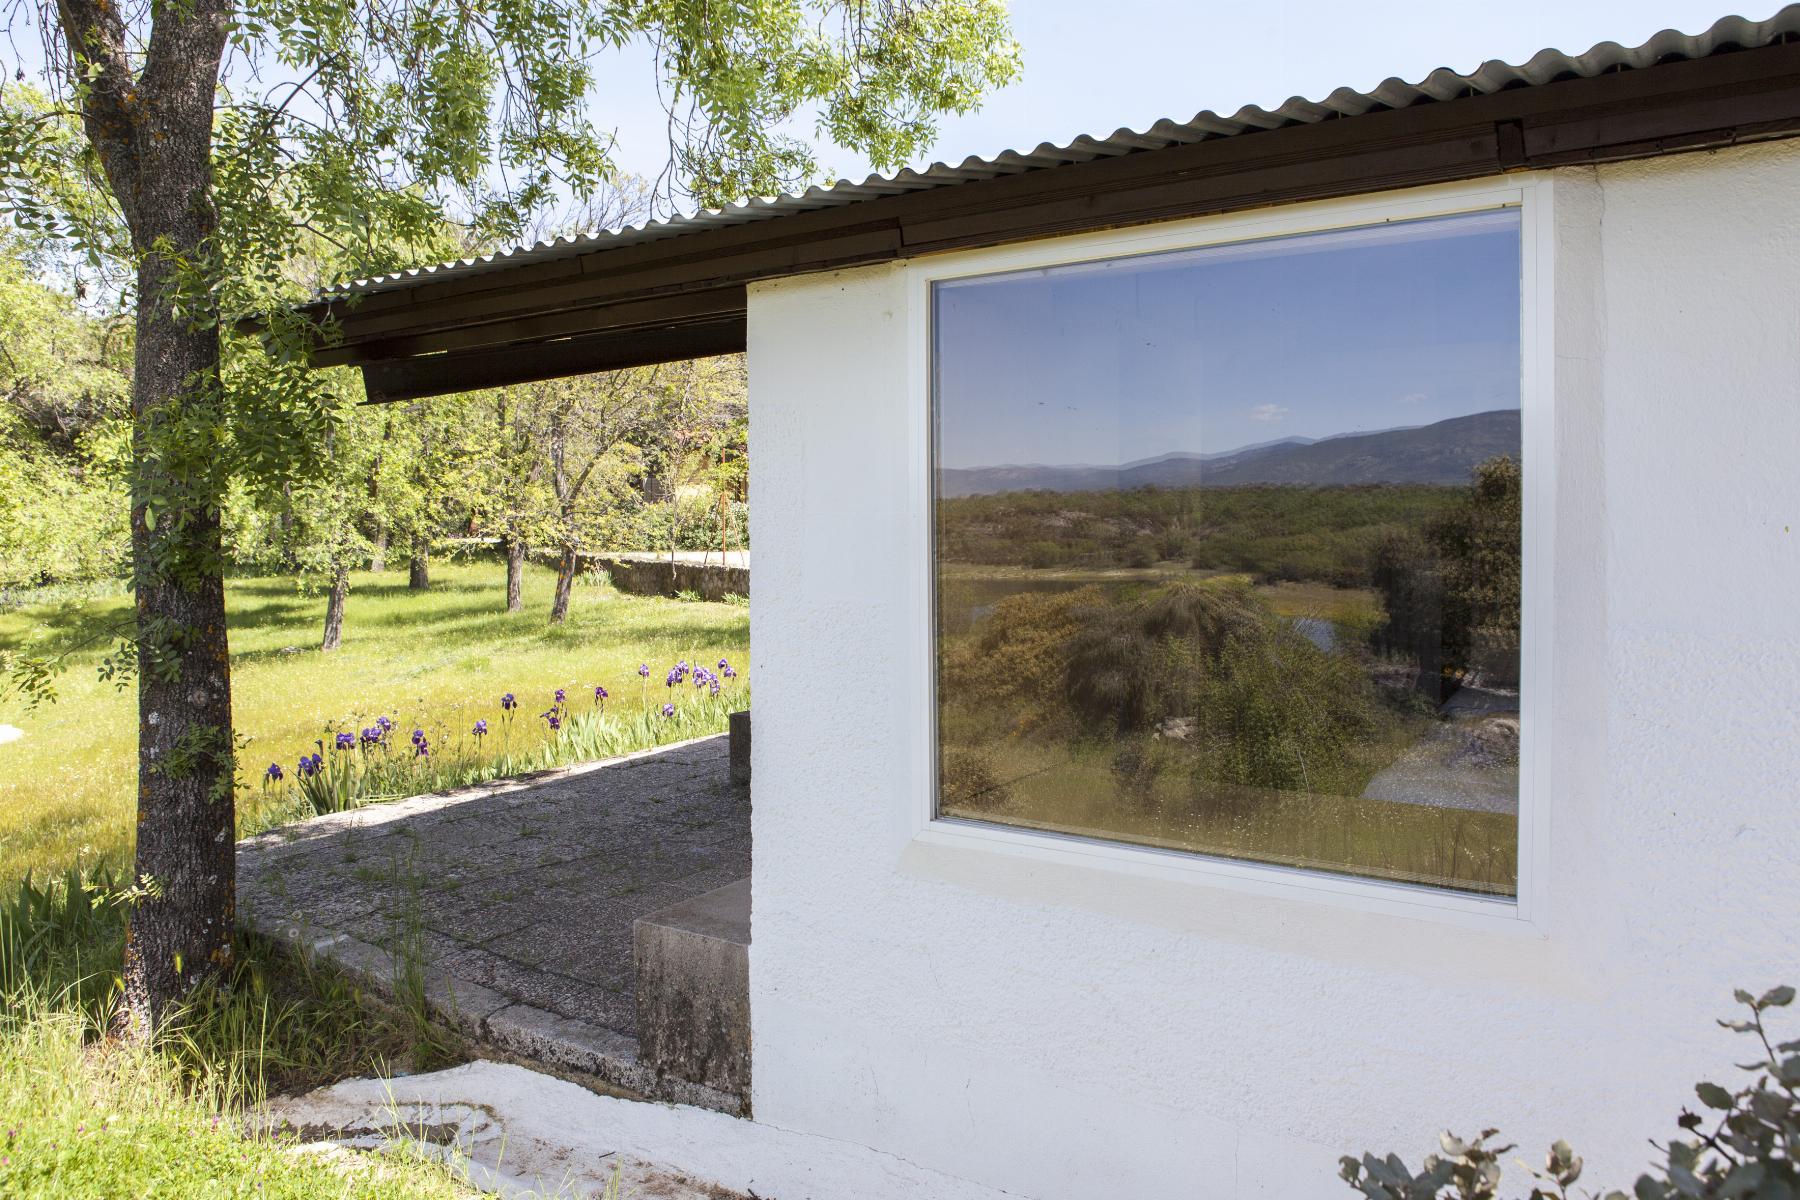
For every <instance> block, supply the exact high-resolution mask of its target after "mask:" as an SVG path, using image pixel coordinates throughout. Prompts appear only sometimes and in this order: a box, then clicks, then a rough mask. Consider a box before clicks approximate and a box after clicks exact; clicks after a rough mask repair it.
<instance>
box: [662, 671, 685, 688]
mask: <svg viewBox="0 0 1800 1200" xmlns="http://www.w3.org/2000/svg"><path fill="white" fill-rule="evenodd" d="M680 682H681V672H680V671H675V670H671V671H670V672H669V674H668V675H667V677H665V678H664V679H663V686H664V687H674V686H675V685H676V684H678V683H680Z"/></svg>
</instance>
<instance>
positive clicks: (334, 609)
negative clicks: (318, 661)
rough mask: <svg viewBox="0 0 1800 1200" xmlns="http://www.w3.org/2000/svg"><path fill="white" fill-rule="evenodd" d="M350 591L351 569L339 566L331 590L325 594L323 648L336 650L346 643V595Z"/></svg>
mask: <svg viewBox="0 0 1800 1200" xmlns="http://www.w3.org/2000/svg"><path fill="white" fill-rule="evenodd" d="M349 591H350V571H349V569H348V568H347V567H339V568H338V569H337V570H336V572H334V573H333V574H332V576H331V590H330V591H329V592H327V593H326V594H325V637H324V639H323V640H322V641H321V642H320V643H319V649H321V650H336V649H337V648H338V647H339V646H341V645H343V644H344V597H345V596H346V595H347V594H348V593H349Z"/></svg>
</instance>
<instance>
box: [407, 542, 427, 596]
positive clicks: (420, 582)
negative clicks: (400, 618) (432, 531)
mask: <svg viewBox="0 0 1800 1200" xmlns="http://www.w3.org/2000/svg"><path fill="white" fill-rule="evenodd" d="M407 568H408V573H407V578H406V586H407V587H409V588H412V589H413V590H414V591H415V592H422V591H424V590H425V589H426V588H428V587H430V586H431V545H430V543H428V542H427V541H426V540H425V539H424V538H422V537H416V538H414V539H413V547H412V561H411V562H410V563H408V564H407Z"/></svg>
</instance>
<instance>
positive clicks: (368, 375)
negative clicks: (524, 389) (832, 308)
mask: <svg viewBox="0 0 1800 1200" xmlns="http://www.w3.org/2000/svg"><path fill="white" fill-rule="evenodd" d="M745 339H746V329H745V320H744V318H743V316H742V315H741V314H740V315H738V316H736V317H722V318H720V319H717V320H714V321H711V322H706V323H701V324H693V325H683V326H679V327H676V328H673V329H648V330H637V331H618V330H615V331H610V332H608V333H605V334H601V335H598V336H591V337H582V338H566V339H562V340H559V341H551V342H540V343H535V344H531V345H503V346H490V347H486V348H483V349H479V350H467V351H461V352H456V353H446V354H428V355H422V356H420V357H416V358H402V359H390V360H386V361H380V362H371V363H366V364H364V365H363V368H362V370H363V383H364V386H365V388H366V389H367V391H368V398H369V403H371V404H382V403H391V402H394V401H400V400H417V399H421V398H423V397H426V396H440V395H446V394H449V393H454V392H470V391H479V390H481V389H483V388H490V387H502V386H505V385H508V384H515V383H536V382H538V381H540V380H545V379H558V378H561V377H563V376H565V375H585V374H588V373H590V372H594V371H617V370H622V369H624V368H626V367H641V366H648V365H650V364H653V363H663V362H674V361H677V360H680V359H686V358H705V357H709V356H711V355H715V354H734V353H738V352H740V351H742V350H743V349H744V344H745Z"/></svg>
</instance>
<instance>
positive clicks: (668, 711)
mask: <svg viewBox="0 0 1800 1200" xmlns="http://www.w3.org/2000/svg"><path fill="white" fill-rule="evenodd" d="M662 714H663V716H665V717H672V716H674V715H675V706H674V705H673V704H665V705H663V707H662Z"/></svg>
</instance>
